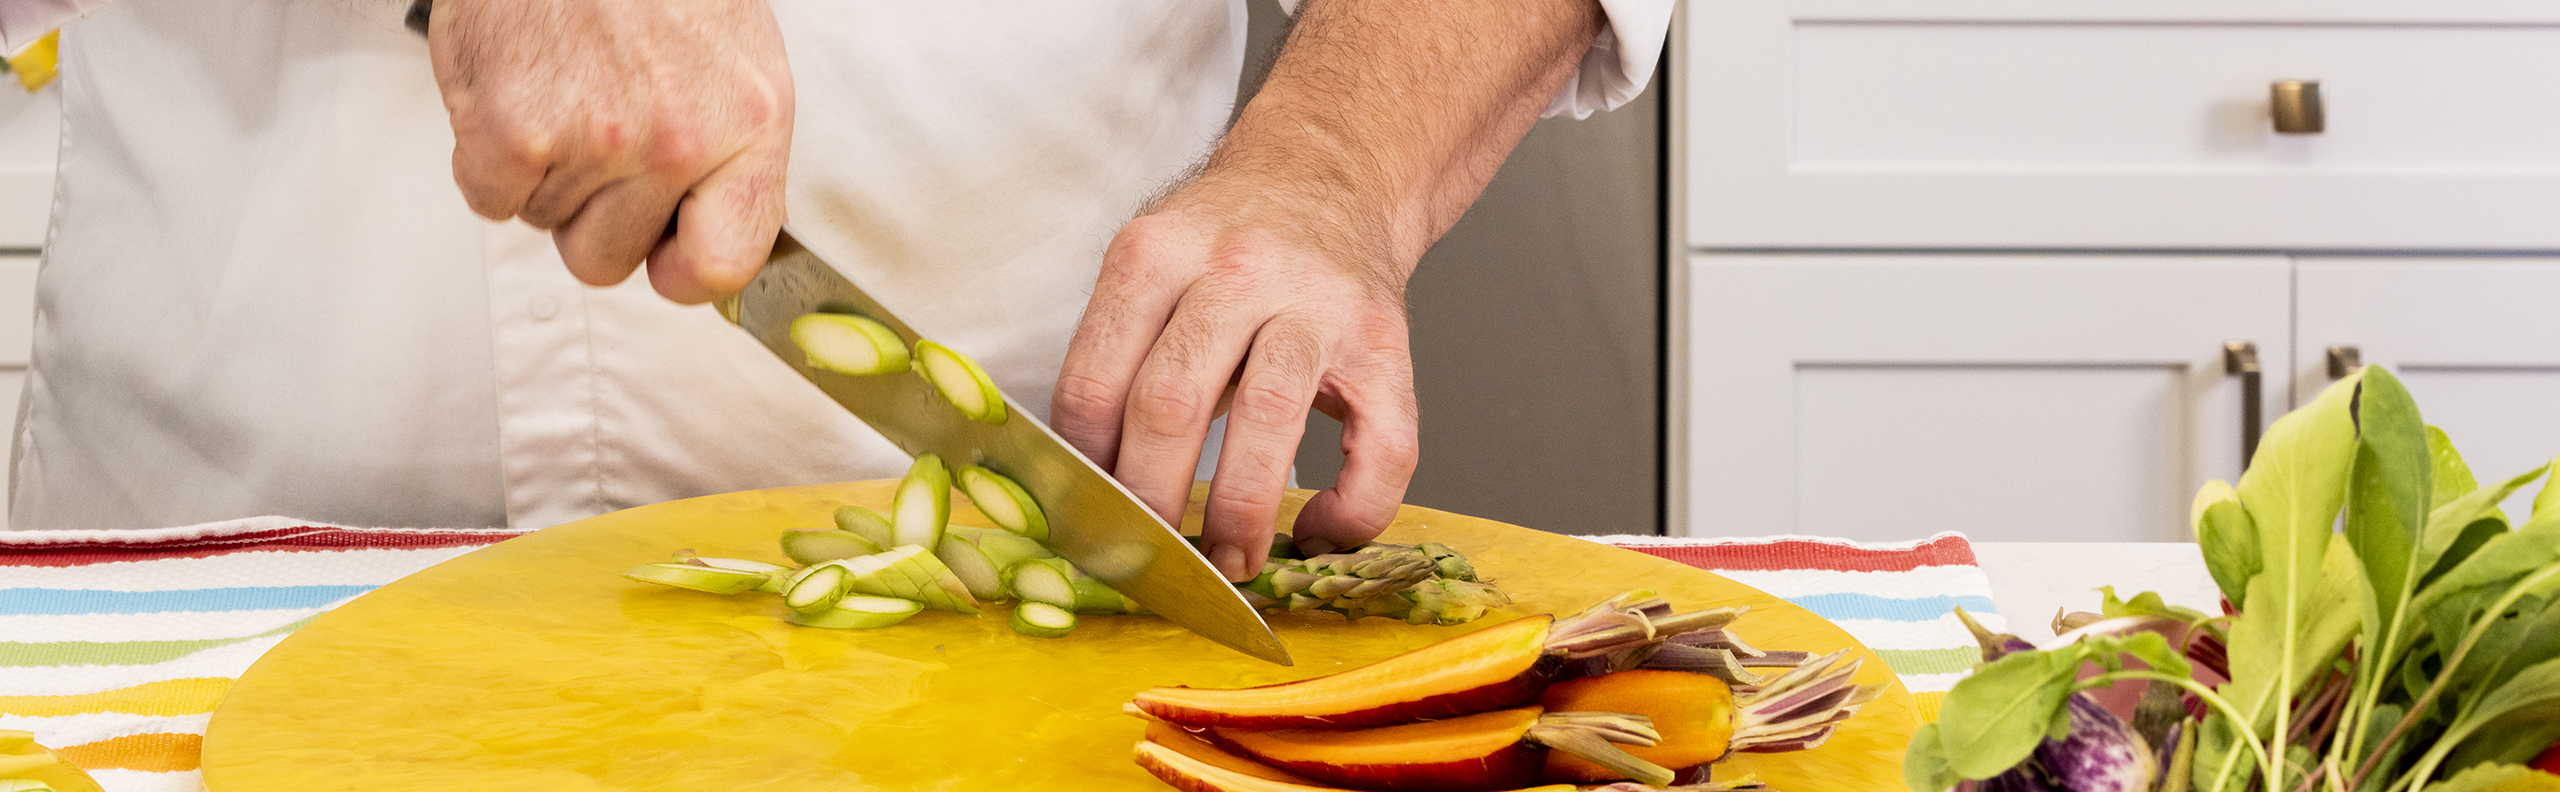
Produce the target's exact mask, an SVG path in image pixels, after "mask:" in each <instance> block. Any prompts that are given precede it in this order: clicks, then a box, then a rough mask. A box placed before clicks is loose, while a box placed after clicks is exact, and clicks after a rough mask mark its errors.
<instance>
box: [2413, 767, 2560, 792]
mask: <svg viewBox="0 0 2560 792" xmlns="http://www.w3.org/2000/svg"><path fill="white" fill-rule="evenodd" d="M2427 792H2560V776H2556V775H2552V774H2550V773H2545V772H2542V771H2539V770H2534V769H2531V768H2526V767H2518V766H2515V765H2511V764H2493V765H2481V766H2479V767H2474V768H2471V769H2470V770H2466V771H2463V772H2462V774H2460V775H2456V776H2454V777H2452V778H2449V779H2445V780H2443V781H2438V782H2436V783H2434V784H2430V785H2428V786H2427Z"/></svg>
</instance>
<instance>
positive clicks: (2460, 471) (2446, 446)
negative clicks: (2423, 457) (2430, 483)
mask: <svg viewBox="0 0 2560 792" xmlns="http://www.w3.org/2000/svg"><path fill="white" fill-rule="evenodd" d="M2427 456H2428V457H2429V458H2431V459H2433V460H2435V468H2436V472H2435V487H2434V489H2435V497H2432V498H2428V499H2427V500H2428V501H2429V502H2431V503H2452V502H2453V499H2455V498H2459V497H2462V496H2464V495H2469V494H2471V491H2472V490H2476V489H2479V488H2480V481H2479V480H2478V479H2474V478H2472V477H2471V466H2470V465H2466V464H2463V462H2462V452H2460V451H2456V450H2453V438H2450V437H2446V436H2445V434H2444V430H2443V429H2438V428H2436V427H2433V426H2429V427H2427Z"/></svg>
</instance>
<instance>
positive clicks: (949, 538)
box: [933, 525, 1057, 600]
mask: <svg viewBox="0 0 2560 792" xmlns="http://www.w3.org/2000/svg"><path fill="white" fill-rule="evenodd" d="M933 555H934V557H935V558H939V559H942V565H943V566H947V567H950V568H951V574H953V575H957V576H959V578H960V582H961V583H963V584H966V585H967V586H968V587H969V594H970V596H974V597H977V598H978V599H981V600H1000V599H1005V598H1007V597H1010V596H1012V594H1011V593H1009V592H1007V591H1006V590H1005V587H1004V569H1005V567H1009V566H1012V565H1014V564H1015V563H1018V562H1021V561H1023V560H1025V559H1032V558H1055V557H1057V554H1056V553H1052V552H1050V551H1049V548H1048V547H1047V546H1044V545H1042V544H1040V543H1039V542H1034V541H1031V540H1029V539H1025V538H1022V537H1019V536H1015V535H1013V534H1010V533H1006V532H1004V531H997V530H990V529H986V528H972V527H969V526H965V525H953V526H948V527H945V528H943V529H942V544H941V545H939V546H936V547H935V548H934V550H933Z"/></svg>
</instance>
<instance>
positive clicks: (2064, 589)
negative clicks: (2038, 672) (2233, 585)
mask: <svg viewBox="0 0 2560 792" xmlns="http://www.w3.org/2000/svg"><path fill="white" fill-rule="evenodd" d="M1973 555H1974V558H1975V560H1976V561H1978V562H1979V563H1980V564H1981V565H1982V571H1983V573H1984V574H1986V575H1988V576H1990V578H1991V598H1992V601H1993V602H1994V603H1996V604H1998V605H1999V606H2000V614H2001V615H2002V616H2004V617H2006V618H2007V619H2008V620H2009V632H2010V633H2011V634H2014V635H2017V636H2018V637H2020V638H2025V639H2027V640H2029V641H2043V640H2045V639H2048V638H2052V637H2053V630H2052V624H2053V615H2054V610H2055V609H2057V608H2067V609H2070V610H2073V611H2090V612H2096V611H2097V610H2098V602H2099V600H2100V595H2099V594H2098V587H2100V586H2114V587H2116V594H2117V595H2118V596H2121V597H2126V598H2131V597H2132V596H2133V595H2135V594H2137V593H2140V592H2144V591H2157V592H2160V596H2161V598H2162V599H2165V600H2167V601H2168V602H2169V604H2171V605H2184V606H2186V607H2190V608H2194V609H2196V610H2200V611H2204V612H2206V613H2221V612H2222V605H2221V602H2222V593H2221V591H2220V590H2219V589H2216V588H2215V587H2214V585H2213V577H2212V575H2210V574H2209V573H2207V572H2205V568H2204V556H2203V555H2202V554H2200V553H2198V552H2197V550H2196V546H2195V544H2194V543H2192V542H2156V543H2155V542H2142V543H2135V542H1975V543H1973Z"/></svg>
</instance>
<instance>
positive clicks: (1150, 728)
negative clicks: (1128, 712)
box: [1146, 721, 1316, 786]
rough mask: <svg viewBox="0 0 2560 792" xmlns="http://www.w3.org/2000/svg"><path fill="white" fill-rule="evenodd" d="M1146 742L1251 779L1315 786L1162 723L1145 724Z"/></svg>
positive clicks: (1288, 773)
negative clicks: (1251, 777)
mask: <svg viewBox="0 0 2560 792" xmlns="http://www.w3.org/2000/svg"><path fill="white" fill-rule="evenodd" d="M1146 739H1147V742H1151V743H1155V744H1157V745H1161V746H1164V747H1166V748H1171V749H1173V750H1174V752H1175V753H1179V754H1182V755H1184V756H1188V757H1191V758H1193V759H1198V760H1200V761H1202V762H1206V763H1208V764H1211V765H1215V766H1217V767H1220V768H1224V769H1227V770H1232V771H1235V772H1238V773H1243V774H1245V775H1249V776H1253V777H1255V778H1260V779H1264V780H1267V781H1280V782H1284V783H1290V784H1305V785H1308V786H1313V785H1315V783H1316V782H1314V781H1310V780H1308V779H1307V778H1305V777H1303V776H1299V775H1296V774H1293V773H1290V772H1289V771H1286V770H1282V769H1280V768H1277V767H1272V766H1270V765H1267V764H1263V763H1261V762H1256V761H1254V760H1251V759H1247V758H1244V757H1241V756H1237V755H1235V754H1231V753H1227V750H1226V749H1224V748H1220V747H1218V746H1217V745H1216V744H1215V743H1211V742H1209V740H1208V739H1207V738H1204V737H1201V736H1200V735H1197V734H1193V733H1191V732H1190V730H1188V729H1184V728H1182V727H1180V726H1176V725H1173V724H1171V723H1166V722H1164V721H1147V734H1146Z"/></svg>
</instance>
